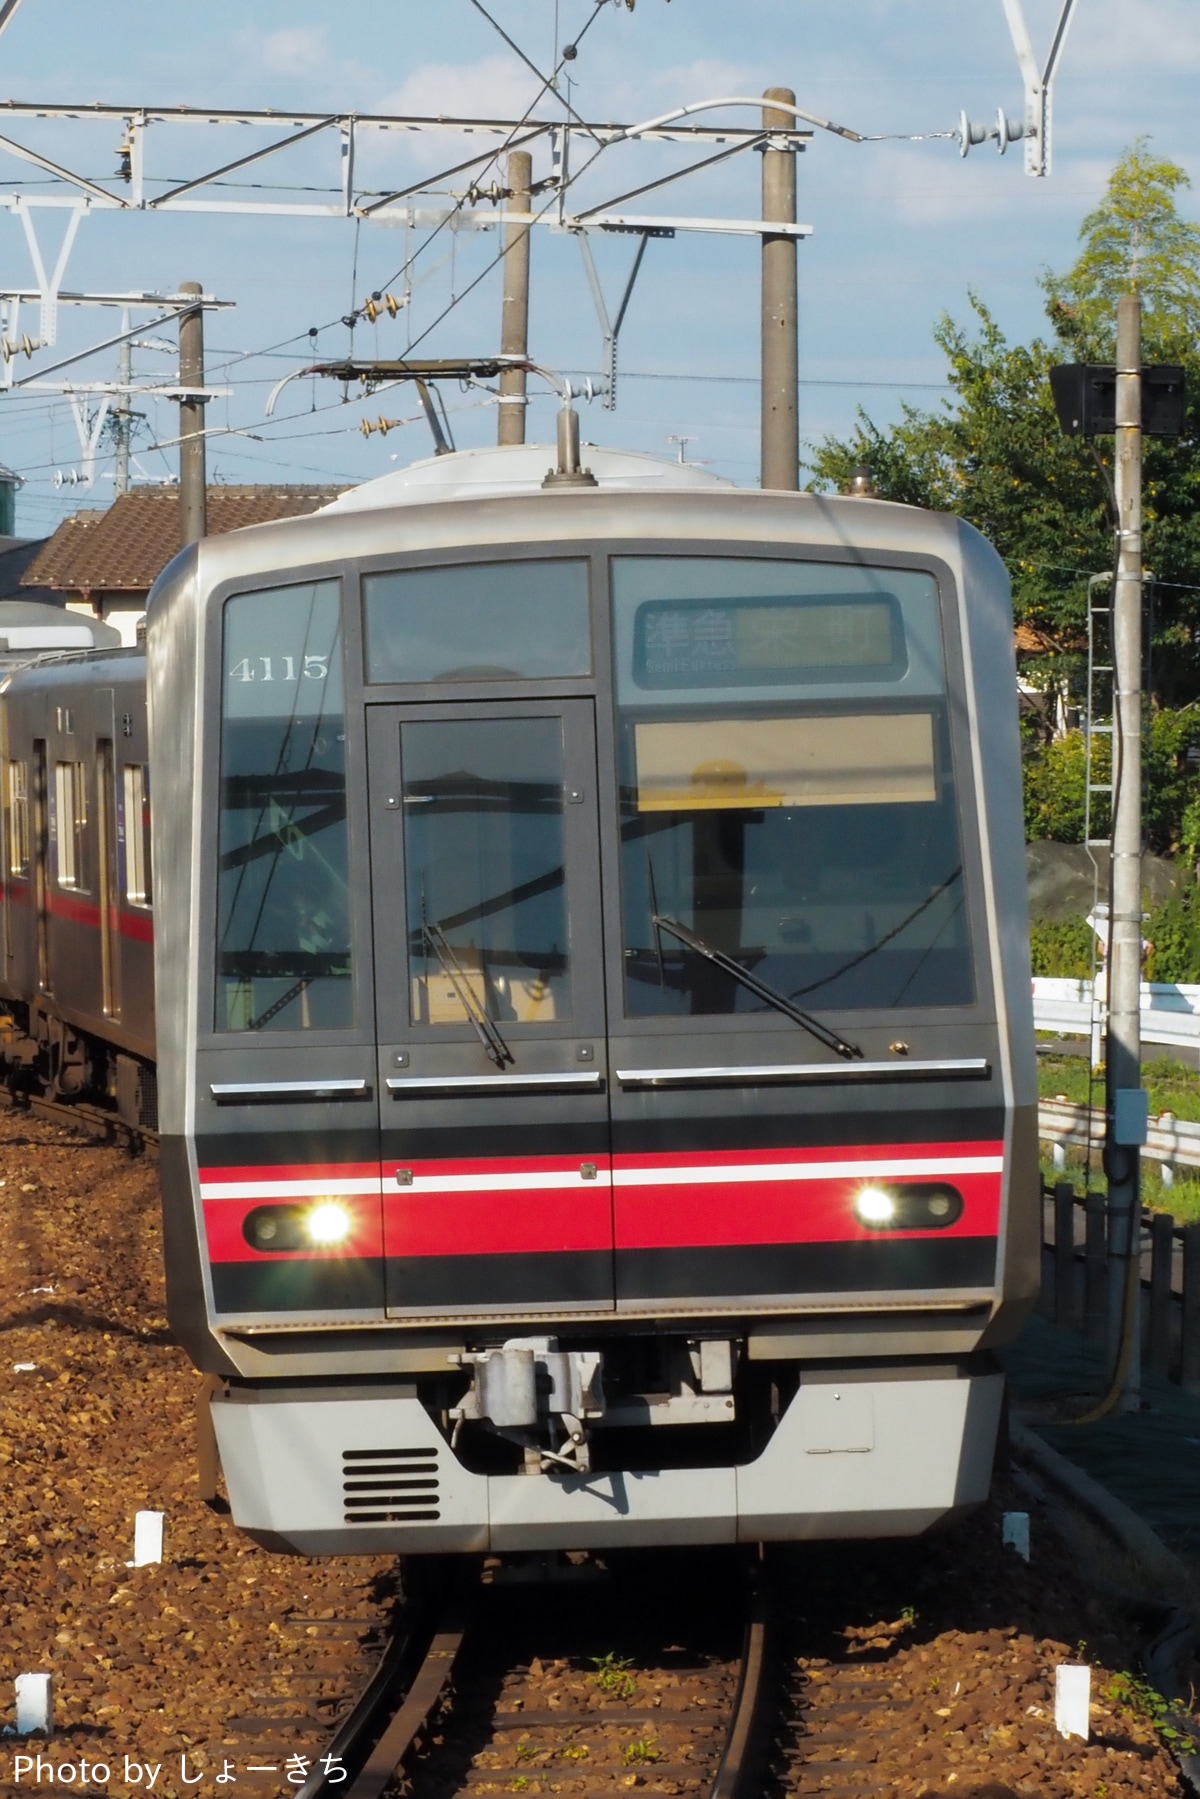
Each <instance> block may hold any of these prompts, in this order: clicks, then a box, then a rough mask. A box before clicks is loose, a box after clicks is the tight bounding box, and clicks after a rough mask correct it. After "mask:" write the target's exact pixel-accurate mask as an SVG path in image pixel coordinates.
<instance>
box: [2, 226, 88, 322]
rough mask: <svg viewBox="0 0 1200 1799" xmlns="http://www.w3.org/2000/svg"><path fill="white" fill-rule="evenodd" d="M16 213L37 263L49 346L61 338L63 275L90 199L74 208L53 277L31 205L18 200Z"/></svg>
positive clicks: (34, 269)
mask: <svg viewBox="0 0 1200 1799" xmlns="http://www.w3.org/2000/svg"><path fill="white" fill-rule="evenodd" d="M13 210H14V211H15V212H16V215H17V217H18V218H19V219H20V221H21V226H22V228H23V230H24V232H25V242H26V244H27V245H28V247H29V260H30V262H32V264H33V273H34V277H35V279H36V281H37V284H38V293H39V296H40V298H41V302H42V316H41V322H40V325H39V327H38V329H39V332H40V335H41V339H42V344H43V345H44V346H46V347H49V345H51V344H52V343H54V342H55V341H56V339H57V336H58V292H59V289H60V288H61V286H62V283H63V276H64V275H65V274H66V272H67V259H68V258H69V256H70V254H71V247H72V245H73V244H74V242H75V233H76V232H77V231H78V230H79V221H80V219H82V218H83V216H84V214H85V213H86V212H87V210H88V203H87V201H86V200H79V201H77V202H76V203H75V204H74V205H73V206H72V207H71V211H70V215H69V217H68V219H67V227H66V230H65V231H64V232H63V235H62V242H61V243H60V244H59V246H58V260H57V261H56V262H55V264H54V273H53V274H52V275H51V276H50V277H49V278H47V275H46V265H45V263H44V262H43V260H42V250H41V245H40V244H39V243H38V240H37V232H36V231H35V229H34V224H33V214H32V213H31V212H30V210H29V205H28V202H27V201H26V200H24V199H19V200H17V202H16V205H15V207H14V208H13Z"/></svg>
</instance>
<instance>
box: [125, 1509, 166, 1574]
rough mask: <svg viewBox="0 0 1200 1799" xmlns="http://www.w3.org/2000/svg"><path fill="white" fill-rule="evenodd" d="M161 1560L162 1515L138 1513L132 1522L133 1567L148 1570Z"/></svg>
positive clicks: (159, 1513) (157, 1513)
mask: <svg viewBox="0 0 1200 1799" xmlns="http://www.w3.org/2000/svg"><path fill="white" fill-rule="evenodd" d="M162 1559H163V1513H162V1512H139V1513H138V1514H137V1517H136V1518H135V1519H134V1521H133V1564H132V1565H133V1566H134V1567H135V1568H148V1567H149V1566H150V1565H151V1564H152V1563H153V1562H161V1561H162Z"/></svg>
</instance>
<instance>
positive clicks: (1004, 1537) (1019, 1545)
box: [1000, 1512, 1029, 1562]
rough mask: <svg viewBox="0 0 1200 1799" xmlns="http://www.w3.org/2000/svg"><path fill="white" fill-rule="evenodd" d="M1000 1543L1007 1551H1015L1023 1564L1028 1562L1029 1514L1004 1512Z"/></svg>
mask: <svg viewBox="0 0 1200 1799" xmlns="http://www.w3.org/2000/svg"><path fill="white" fill-rule="evenodd" d="M1000 1541H1001V1542H1002V1543H1003V1544H1004V1545H1005V1547H1006V1548H1007V1549H1015V1550H1016V1552H1017V1554H1018V1555H1019V1556H1020V1558H1021V1560H1022V1561H1023V1562H1027V1561H1028V1560H1029V1513H1028V1512H1005V1514H1004V1522H1003V1525H1002V1527H1001V1535H1000Z"/></svg>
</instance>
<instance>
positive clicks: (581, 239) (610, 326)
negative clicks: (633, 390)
mask: <svg viewBox="0 0 1200 1799" xmlns="http://www.w3.org/2000/svg"><path fill="white" fill-rule="evenodd" d="M639 236H640V239H641V242H640V243H639V244H638V247H637V254H636V255H635V256H634V259H633V267H632V268H631V269H630V271H629V279H628V281H627V282H626V283H625V291H624V293H623V294H622V295H621V304H620V305H619V306H618V307H617V316H616V318H615V319H612V320H610V319H609V316H608V306H607V305H606V303H605V299H604V290H603V288H602V287H601V286H600V276H599V274H598V273H597V271H596V264H595V261H594V260H593V257H592V246H591V245H590V244H589V242H588V235H587V232H586V231H585V230H582V229H581V230H579V231H577V232H576V233H575V237H576V240H577V241H578V244H579V249H580V252H581V254H582V256H583V266H584V269H585V270H586V272H587V278H588V286H589V287H590V288H591V290H592V300H593V301H594V303H595V307H596V317H597V318H598V319H599V321H600V335H601V336H602V338H603V339H604V373H605V379H606V381H607V388H606V391H605V394H604V409H605V411H606V412H612V411H613V409H614V407H615V406H616V404H617V338H618V337H619V335H620V331H621V326H622V325H623V324H624V322H625V314H626V312H627V310H628V308H629V302H630V300H631V298H632V297H633V284H634V282H635V281H636V280H637V278H638V270H639V269H640V268H641V266H642V257H643V256H644V255H645V254H646V245H647V244H648V243H649V241H650V237H651V233H650V232H649V231H642V232H640V233H639Z"/></svg>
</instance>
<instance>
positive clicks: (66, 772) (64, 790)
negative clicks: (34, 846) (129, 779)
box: [54, 762, 88, 892]
mask: <svg viewBox="0 0 1200 1799" xmlns="http://www.w3.org/2000/svg"><path fill="white" fill-rule="evenodd" d="M54 810H55V825H56V830H57V838H56V868H57V874H58V884H59V886H60V887H73V888H75V890H76V891H77V892H85V891H86V889H87V877H86V867H87V864H86V862H85V853H86V842H87V822H88V812H87V780H86V770H85V769H84V766H83V763H82V762H56V763H55V765H54Z"/></svg>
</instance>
